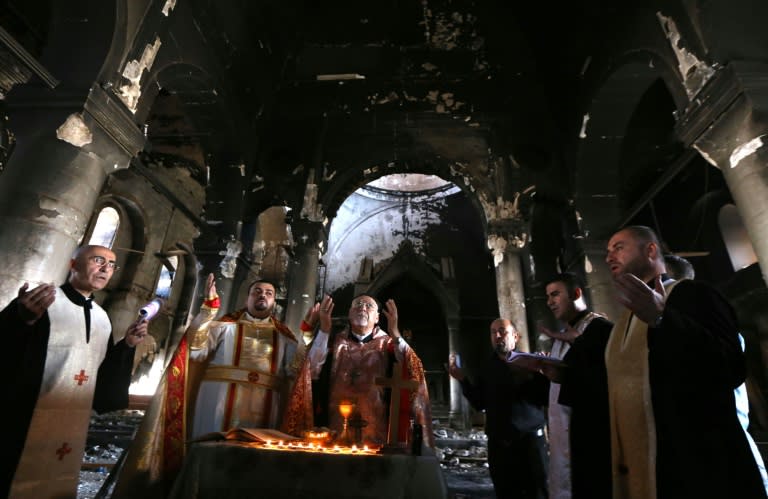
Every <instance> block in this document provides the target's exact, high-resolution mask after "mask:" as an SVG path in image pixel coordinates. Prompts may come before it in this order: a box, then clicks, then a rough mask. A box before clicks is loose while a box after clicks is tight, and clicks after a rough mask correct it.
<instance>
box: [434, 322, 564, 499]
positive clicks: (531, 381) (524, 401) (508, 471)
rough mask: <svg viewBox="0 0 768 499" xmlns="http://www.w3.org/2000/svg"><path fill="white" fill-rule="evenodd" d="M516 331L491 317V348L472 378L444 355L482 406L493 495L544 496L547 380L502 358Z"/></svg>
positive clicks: (502, 498) (453, 372) (512, 345)
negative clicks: (478, 370)
mask: <svg viewBox="0 0 768 499" xmlns="http://www.w3.org/2000/svg"><path fill="white" fill-rule="evenodd" d="M519 337H520V335H519V334H518V332H517V329H516V328H515V326H514V324H512V322H511V321H509V320H506V319H496V320H495V321H493V322H492V323H491V346H492V347H493V350H494V353H493V355H492V356H491V357H490V358H489V359H488V362H486V363H485V364H484V365H483V367H482V368H481V370H480V374H479V376H478V379H477V380H475V381H474V382H472V381H470V380H469V379H468V378H466V377H465V376H464V373H463V372H462V370H461V368H460V367H459V366H457V365H456V359H455V357H451V359H449V365H448V372H449V374H450V375H451V376H453V377H454V378H456V379H457V380H458V381H459V382H460V383H461V388H462V391H463V392H464V396H465V397H466V398H467V400H469V403H470V404H472V406H473V407H474V408H475V409H477V410H483V409H484V410H485V417H486V421H485V432H486V434H487V435H488V465H489V467H490V471H491V479H492V480H493V487H494V489H495V490H496V496H497V497H498V498H499V499H506V498H512V497H514V498H520V499H528V498H530V499H546V497H547V471H546V470H547V466H548V464H547V461H548V457H547V442H546V439H545V437H544V426H545V424H546V415H545V412H544V410H543V406H544V405H546V403H547V394H548V393H549V381H548V380H547V379H546V378H545V377H544V376H542V375H540V374H539V373H536V372H531V371H529V370H526V369H523V368H518V367H515V366H513V365H510V364H507V358H508V357H509V354H510V353H511V352H512V351H513V350H514V349H515V345H516V344H517V340H518V339H519Z"/></svg>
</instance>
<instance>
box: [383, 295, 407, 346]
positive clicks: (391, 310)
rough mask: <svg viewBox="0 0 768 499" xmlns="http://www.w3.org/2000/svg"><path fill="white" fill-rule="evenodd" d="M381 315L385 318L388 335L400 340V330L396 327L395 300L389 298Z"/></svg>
mask: <svg viewBox="0 0 768 499" xmlns="http://www.w3.org/2000/svg"><path fill="white" fill-rule="evenodd" d="M381 313H382V314H384V317H386V318H387V329H388V330H389V331H388V333H389V335H390V336H392V337H393V338H400V337H401V336H402V335H401V334H400V330H399V329H398V327H397V305H396V304H395V300H393V299H392V298H390V299H389V300H387V301H386V302H385V303H384V310H382V311H381Z"/></svg>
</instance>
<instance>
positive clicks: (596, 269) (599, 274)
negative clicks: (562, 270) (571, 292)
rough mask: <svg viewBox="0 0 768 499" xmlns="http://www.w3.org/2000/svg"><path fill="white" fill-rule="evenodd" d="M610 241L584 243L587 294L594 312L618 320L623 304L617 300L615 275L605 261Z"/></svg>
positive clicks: (588, 302) (588, 301)
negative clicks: (614, 282)
mask: <svg viewBox="0 0 768 499" xmlns="http://www.w3.org/2000/svg"><path fill="white" fill-rule="evenodd" d="M607 247H608V241H600V240H588V241H584V242H583V243H582V248H583V250H584V274H585V275H586V283H585V284H584V285H585V288H586V289H585V294H586V297H587V304H588V305H589V308H590V309H591V310H592V311H593V312H597V313H600V314H603V315H605V316H606V317H608V319H610V320H611V321H616V320H617V319H618V318H619V314H620V313H621V309H622V307H621V304H619V302H618V301H616V290H615V288H614V284H613V276H612V275H611V271H610V269H609V268H608V265H607V264H606V263H605V249H606V248H607Z"/></svg>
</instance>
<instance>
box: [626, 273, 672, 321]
mask: <svg viewBox="0 0 768 499" xmlns="http://www.w3.org/2000/svg"><path fill="white" fill-rule="evenodd" d="M615 283H616V289H617V291H618V292H619V297H618V299H619V302H620V303H621V304H622V305H624V306H625V307H627V308H628V309H630V310H631V311H632V313H634V314H635V315H636V316H637V317H638V319H640V320H641V321H643V322H645V323H647V324H653V323H654V322H655V321H656V319H658V318H659V316H660V315H661V314H662V313H664V303H665V302H666V300H667V292H666V291H665V290H664V286H663V285H662V284H661V276H656V278H655V279H654V283H653V284H654V287H653V289H651V288H650V287H649V286H648V285H647V284H646V283H644V282H643V281H641V280H640V279H638V278H637V277H635V276H634V275H633V274H622V275H620V276H619V277H618V278H617V279H616V281H615Z"/></svg>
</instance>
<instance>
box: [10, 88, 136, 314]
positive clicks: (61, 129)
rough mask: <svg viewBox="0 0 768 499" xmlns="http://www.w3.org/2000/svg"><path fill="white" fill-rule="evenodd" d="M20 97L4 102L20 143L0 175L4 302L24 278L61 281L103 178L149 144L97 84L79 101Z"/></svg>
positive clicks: (119, 105)
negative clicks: (33, 105) (145, 143)
mask: <svg viewBox="0 0 768 499" xmlns="http://www.w3.org/2000/svg"><path fill="white" fill-rule="evenodd" d="M22 95H23V96H21V97H20V96H15V95H14V94H13V93H11V94H10V95H9V97H8V100H7V105H8V109H9V115H10V117H11V128H12V129H13V131H14V133H15V134H16V136H17V145H16V148H15V150H14V152H13V154H12V155H11V158H10V160H9V162H8V165H7V167H6V169H5V170H4V171H3V173H2V175H0V257H1V258H2V261H3V274H4V275H3V276H2V277H3V278H2V279H0V302H1V303H7V302H8V301H9V300H11V299H12V298H14V297H15V296H16V294H17V290H18V288H19V286H20V285H21V284H22V283H23V282H25V281H28V282H29V283H30V285H31V286H32V287H34V286H36V285H37V284H39V283H42V282H54V283H56V284H60V283H61V282H63V280H64V279H65V277H66V275H67V272H68V269H69V260H70V258H71V257H72V253H73V251H74V250H75V248H76V247H77V246H78V245H79V244H80V243H81V240H82V238H83V235H84V233H85V230H86V228H87V225H88V222H89V220H90V219H91V216H92V213H93V209H94V206H95V203H96V200H97V198H98V196H99V194H100V192H101V188H102V185H103V184H104V181H105V179H106V176H107V175H108V174H109V173H112V172H114V171H117V170H118V169H120V168H126V167H127V166H128V164H129V161H130V158H131V157H132V156H133V155H135V154H136V153H137V152H138V151H139V150H141V149H142V148H143V143H144V136H143V135H142V134H141V132H140V131H139V129H138V127H137V126H136V124H135V123H134V122H133V118H132V116H130V115H129V114H128V112H127V110H126V109H125V107H124V106H123V105H122V103H120V102H119V101H117V100H116V99H115V98H114V96H113V95H111V94H108V93H107V92H105V91H103V90H102V89H101V87H99V86H94V87H93V88H91V90H90V92H89V94H88V96H87V98H86V99H84V100H83V101H80V104H79V106H78V104H77V100H76V98H74V97H73V96H72V95H65V96H62V95H57V94H56V93H55V92H54V93H51V92H48V91H46V92H39V93H35V92H33V93H29V92H26V93H24V94H22ZM30 103H34V104H35V107H32V108H30V107H27V106H28V105H29V104H30Z"/></svg>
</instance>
